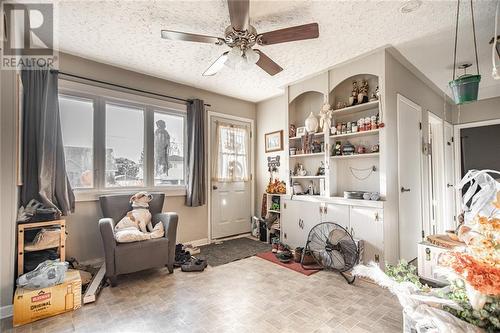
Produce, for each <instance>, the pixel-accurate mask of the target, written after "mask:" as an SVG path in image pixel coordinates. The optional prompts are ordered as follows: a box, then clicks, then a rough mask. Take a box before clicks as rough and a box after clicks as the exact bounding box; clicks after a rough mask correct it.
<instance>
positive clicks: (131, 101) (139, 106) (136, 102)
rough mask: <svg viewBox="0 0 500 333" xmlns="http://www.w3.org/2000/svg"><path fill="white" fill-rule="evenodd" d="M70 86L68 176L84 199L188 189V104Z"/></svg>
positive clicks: (63, 107) (64, 97)
mask: <svg viewBox="0 0 500 333" xmlns="http://www.w3.org/2000/svg"><path fill="white" fill-rule="evenodd" d="M70 86H71V87H70V88H71V89H70V90H65V89H64V85H63V87H62V88H61V89H60V92H61V94H60V95H59V107H60V113H61V127H62V136H63V144H64V151H65V155H66V156H65V157H66V171H67V174H68V178H69V181H70V183H71V186H72V187H73V188H74V189H75V190H79V191H80V192H81V193H82V197H81V198H94V197H95V195H96V194H98V193H99V192H102V191H111V190H115V191H116V189H126V188H148V189H151V188H152V187H161V188H163V189H166V188H170V189H175V190H181V191H182V190H184V184H185V179H186V176H185V172H186V170H185V163H184V160H185V149H184V144H185V135H186V129H185V126H186V112H185V107H184V106H183V105H178V104H174V103H169V102H165V101H163V100H157V99H152V98H148V97H143V96H137V95H131V94H126V93H122V92H117V91H112V90H108V89H104V88H96V87H90V86H86V85H82V84H78V85H77V88H78V90H77V89H75V86H73V85H70ZM80 88H81V91H80ZM101 89H102V90H101ZM101 94H102V95H101ZM82 96H83V97H82ZM89 190H92V191H89ZM95 192H98V193H95ZM85 193H87V194H85ZM176 193H177V192H176Z"/></svg>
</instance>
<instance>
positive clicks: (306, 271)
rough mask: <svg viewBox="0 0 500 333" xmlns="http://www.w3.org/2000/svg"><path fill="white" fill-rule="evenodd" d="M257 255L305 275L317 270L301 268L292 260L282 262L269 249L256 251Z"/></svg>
mask: <svg viewBox="0 0 500 333" xmlns="http://www.w3.org/2000/svg"><path fill="white" fill-rule="evenodd" d="M257 257H259V258H262V259H264V260H268V261H270V262H272V263H275V264H278V265H280V266H283V267H286V268H288V269H291V270H292V271H295V272H298V273H301V274H304V275H307V276H309V275H311V274H314V273H317V272H319V270H317V269H304V268H302V265H301V264H300V263H296V262H294V261H290V262H289V263H283V262H281V261H279V260H278V258H276V256H275V255H274V253H272V252H271V251H267V252H262V253H257Z"/></svg>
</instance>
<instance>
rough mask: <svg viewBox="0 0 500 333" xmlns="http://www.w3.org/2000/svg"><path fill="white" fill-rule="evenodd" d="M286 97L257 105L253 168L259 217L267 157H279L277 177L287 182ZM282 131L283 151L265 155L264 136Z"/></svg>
mask: <svg viewBox="0 0 500 333" xmlns="http://www.w3.org/2000/svg"><path fill="white" fill-rule="evenodd" d="M287 103H288V102H287V95H286V94H284V95H281V96H278V97H274V98H271V99H268V100H265V101H263V102H260V103H257V126H256V133H257V134H256V135H257V139H256V140H255V142H256V145H257V146H256V147H255V152H256V154H255V156H256V161H255V162H256V167H255V173H256V175H255V176H256V178H255V184H256V191H255V193H256V194H255V215H256V216H260V211H261V208H262V195H263V193H264V192H265V191H266V186H267V183H268V181H269V171H268V170H267V157H269V156H277V155H278V156H280V164H281V165H280V167H279V168H278V175H279V178H280V179H281V180H284V181H288V171H287V170H288V154H287V153H286V152H287V151H288V131H287V130H286V128H287V123H286V121H287V120H286V119H287V117H286V110H287ZM279 130H283V141H284V142H283V150H282V151H278V152H272V153H266V151H265V143H264V135H265V134H266V133H269V132H274V131H279Z"/></svg>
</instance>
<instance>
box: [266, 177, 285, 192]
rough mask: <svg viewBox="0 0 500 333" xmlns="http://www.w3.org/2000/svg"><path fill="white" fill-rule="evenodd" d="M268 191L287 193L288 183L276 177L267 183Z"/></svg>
mask: <svg viewBox="0 0 500 333" xmlns="http://www.w3.org/2000/svg"><path fill="white" fill-rule="evenodd" d="M266 192H267V193H270V194H285V193H286V184H285V182H284V181H280V180H278V179H275V180H274V181H270V182H269V184H267V189H266Z"/></svg>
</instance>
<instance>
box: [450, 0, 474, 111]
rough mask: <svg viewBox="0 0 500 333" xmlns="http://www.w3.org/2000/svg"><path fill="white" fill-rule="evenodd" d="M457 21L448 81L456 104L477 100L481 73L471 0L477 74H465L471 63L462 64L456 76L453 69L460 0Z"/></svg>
mask: <svg viewBox="0 0 500 333" xmlns="http://www.w3.org/2000/svg"><path fill="white" fill-rule="evenodd" d="M457 2H458V5H457V21H456V26H455V51H454V53H453V80H451V81H450V82H449V85H450V88H451V92H452V93H453V100H454V101H455V103H456V104H464V103H469V102H473V101H477V94H478V91H479V82H480V81H481V75H479V61H478V58H477V43H476V26H475V22H474V7H473V4H472V0H471V1H470V8H471V18H472V35H473V36H474V50H475V54H476V68H477V74H476V75H472V74H467V73H466V70H467V68H468V67H470V66H472V65H471V64H464V65H461V66H459V68H461V69H463V70H464V74H463V75H461V76H459V77H458V78H456V76H455V71H456V68H457V40H458V19H459V16H460V0H458V1H457Z"/></svg>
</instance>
